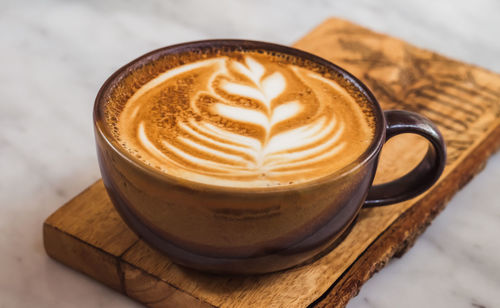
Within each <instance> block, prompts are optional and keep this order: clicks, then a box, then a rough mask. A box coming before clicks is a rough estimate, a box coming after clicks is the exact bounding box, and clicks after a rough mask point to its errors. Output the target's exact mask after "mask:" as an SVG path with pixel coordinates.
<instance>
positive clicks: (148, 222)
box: [94, 40, 446, 274]
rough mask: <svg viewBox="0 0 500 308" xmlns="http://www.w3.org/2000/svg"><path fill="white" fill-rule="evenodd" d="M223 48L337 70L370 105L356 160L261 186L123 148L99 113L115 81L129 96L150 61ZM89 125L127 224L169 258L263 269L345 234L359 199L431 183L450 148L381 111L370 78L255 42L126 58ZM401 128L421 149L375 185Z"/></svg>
mask: <svg viewBox="0 0 500 308" xmlns="http://www.w3.org/2000/svg"><path fill="white" fill-rule="evenodd" d="M221 49H224V50H243V51H245V50H249V51H257V50H265V51H271V52H272V51H275V52H279V53H284V54H289V55H292V56H294V57H300V58H303V59H306V60H307V61H311V62H314V63H316V64H318V65H321V66H324V67H325V68H327V69H328V70H329V71H331V72H332V73H334V74H337V75H339V76H341V77H342V78H343V79H344V80H345V82H346V84H347V85H348V86H349V87H354V88H355V89H356V91H357V92H358V93H359V95H362V96H364V98H365V101H366V102H367V104H369V107H370V108H371V109H372V110H373V114H374V115H375V133H374V138H373V140H372V142H371V144H370V146H369V147H368V149H367V150H366V151H365V152H364V153H363V154H362V155H361V156H360V157H359V158H358V159H356V160H355V161H354V162H353V163H351V164H349V165H347V166H346V167H344V168H343V169H341V170H338V171H336V172H335V173H333V174H331V175H328V176H326V177H323V178H320V179H318V180H313V181H309V182H305V183H299V184H292V185H286V186H273V187H264V188H257V187H253V188H252V187H249V188H236V187H221V186H212V185H208V184H202V183H196V182H191V181H189V180H187V179H183V178H178V177H173V176H170V175H167V174H165V173H163V172H160V171H158V170H156V169H154V168H152V167H149V166H147V165H146V164H144V163H142V162H141V161H139V160H138V159H137V158H135V157H133V156H132V155H130V154H129V153H128V152H127V151H126V150H124V149H123V148H122V147H121V145H120V144H119V142H118V141H117V140H116V139H115V137H113V134H112V133H111V131H110V128H109V127H108V125H107V124H106V122H105V107H106V103H107V102H108V101H109V100H110V99H112V98H114V97H113V95H117V94H116V93H118V92H117V89H119V90H120V91H119V93H120V95H122V96H123V98H122V99H123V100H125V101H126V98H127V95H128V96H130V95H132V94H133V92H134V91H135V89H137V88H138V87H140V86H141V85H143V84H145V83H146V82H148V81H149V80H150V79H152V78H153V77H154V72H151V71H150V70H148V69H147V64H148V63H153V62H155V61H158V59H165V57H167V58H168V57H171V58H173V59H174V58H176V55H179V54H180V53H185V52H188V51H197V50H198V51H200V50H201V51H205V50H221ZM145 68H146V69H145ZM158 69H159V70H160V69H162V70H163V71H164V70H165V69H166V68H161V67H160V68H158ZM139 70H142V71H144V76H143V78H134V82H135V83H128V82H127V76H129V75H130V74H131V73H134V72H137V71H139ZM160 72H161V71H159V72H158V73H160ZM124 93H125V94H124ZM127 93H128V94H127ZM94 126H95V138H96V143H97V153H98V159H99V166H100V169H101V174H102V178H103V181H104V185H105V187H106V189H107V191H108V194H109V196H110V198H111V201H112V203H113V204H114V206H115V208H116V209H117V211H118V212H119V213H120V215H121V217H122V218H123V219H124V221H125V222H126V223H127V224H128V226H129V227H130V228H131V229H132V230H133V231H134V232H136V233H137V234H138V235H139V236H140V237H141V238H142V239H144V240H145V241H146V242H147V243H149V244H150V245H151V246H153V247H155V248H156V249H158V250H160V251H162V252H163V253H165V254H166V255H167V256H168V257H169V258H171V259H172V261H174V262H175V263H178V264H181V265H184V266H187V267H191V268H196V269H199V270H203V271H209V272H215V273H233V274H250V273H252V274H253V273H267V272H273V271H279V270H283V269H287V268H290V267H293V266H296V265H300V264H303V263H304V262H308V261H310V260H313V259H314V258H315V257H317V256H320V255H322V254H324V253H326V252H328V251H329V250H330V249H332V248H333V247H335V246H336V245H337V244H338V243H339V242H340V241H341V240H342V238H343V236H345V235H346V233H347V232H348V230H349V229H350V227H352V225H353V224H354V221H355V218H356V217H357V214H358V212H359V211H360V210H361V208H363V207H364V206H365V207H367V206H379V205H386V204H391V203H395V202H399V201H403V200H406V199H409V198H412V197H414V196H416V195H418V194H420V193H422V192H423V191H425V190H426V189H428V188H429V187H430V186H431V185H432V184H433V183H434V182H435V181H437V179H438V178H439V176H440V175H441V173H442V170H443V168H444V165H445V157H446V151H445V146H444V141H443V138H442V136H441V134H440V133H439V131H438V129H437V128H436V127H435V126H434V125H433V124H432V123H431V122H430V121H429V120H427V119H425V118H423V117H422V116H419V115H417V114H415V113H411V112H406V111H387V112H385V113H384V112H382V110H381V109H380V106H379V104H378V103H377V101H376V99H375V98H374V96H373V95H372V94H371V93H370V91H369V90H368V89H367V88H366V86H364V85H363V84H362V83H361V82H360V81H359V80H357V79H356V78H355V77H354V76H352V75H351V74H349V73H348V72H346V71H345V70H343V69H341V68H340V67H338V66H336V65H334V64H332V63H330V62H328V61H326V60H324V59H321V58H319V57H316V56H314V55H312V54H309V53H306V52H303V51H300V50H297V49H294V48H290V47H285V46H280V45H275V44H270V43H264V42H255V41H240V40H212V41H200V42H192V43H186V44H181V45H175V46H171V47H166V48H162V49H158V50H155V51H153V52H151V53H148V54H146V55H144V56H142V57H140V58H138V59H136V60H134V61H132V62H131V63H129V64H127V65H125V66H124V67H122V68H121V69H119V70H118V71H117V72H116V73H115V74H113V75H112V76H111V77H110V78H109V79H108V80H107V81H106V82H105V83H104V85H103V86H102V88H101V90H100V91H99V93H98V95H97V98H96V102H95V106H94ZM401 133H415V134H419V135H421V136H423V137H425V138H427V139H428V140H429V141H430V146H429V150H428V152H427V154H426V156H425V157H424V159H423V160H422V162H421V163H420V164H419V165H418V166H417V167H415V169H413V170H412V171H410V172H409V173H408V174H407V175H405V176H403V177H401V178H400V179H397V180H395V181H393V182H389V183H385V184H382V185H377V186H373V187H372V186H371V185H372V181H373V178H374V175H375V171H376V167H377V162H378V157H379V154H380V151H381V148H382V145H383V144H384V142H385V141H386V140H387V139H388V138H390V137H392V136H394V135H397V134H401Z"/></svg>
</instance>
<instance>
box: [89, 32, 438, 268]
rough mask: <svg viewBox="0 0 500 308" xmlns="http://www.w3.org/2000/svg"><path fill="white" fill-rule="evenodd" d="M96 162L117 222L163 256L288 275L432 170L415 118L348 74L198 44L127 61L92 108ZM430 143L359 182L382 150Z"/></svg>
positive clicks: (433, 146) (311, 61) (276, 54)
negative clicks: (384, 174)
mask: <svg viewBox="0 0 500 308" xmlns="http://www.w3.org/2000/svg"><path fill="white" fill-rule="evenodd" d="M94 128H95V137H96V143H97V154H98V160H99V166H100V169H101V174H102V178H103V182H104V185H105V187H106V189H107V191H108V194H109V196H110V199H111V201H112V203H113V205H114V206H115V208H116V209H117V211H118V213H119V214H120V215H121V217H122V218H123V220H124V221H125V222H126V223H127V224H128V226H129V227H130V228H131V229H132V230H133V231H134V232H136V233H137V234H138V236H139V237H140V238H142V239H143V240H144V241H146V242H147V243H148V244H150V245H151V246H152V247H154V248H156V249H158V250H159V251H161V252H163V253H164V254H166V255H167V256H168V257H169V258H171V260H172V261H173V262H175V263H178V264H181V265H184V266H187V267H190V268H195V269H199V270H202V271H208V272H214V273H231V274H256V273H268V272H273V271H279V270H284V269H288V268H291V267H294V266H298V265H301V264H304V263H307V262H311V261H312V260H314V259H315V258H318V257H319V256H321V255H323V254H325V253H327V252H328V251H330V250H331V249H333V248H334V247H335V246H336V245H337V244H338V243H339V242H340V241H341V240H342V239H343V238H344V237H345V236H346V235H347V233H348V232H349V230H350V228H352V227H353V226H354V224H355V220H356V217H357V216H358V213H359V211H360V210H361V209H362V208H364V207H373V206H384V205H388V204H393V203H397V202H401V201H404V200H408V199H410V198H413V197H415V196H417V195H419V194H421V193H422V192H424V191H425V190H427V189H428V188H429V187H431V186H432V185H433V184H434V183H435V182H436V181H437V179H438V178H439V176H440V175H441V173H442V171H443V169H444V166H445V161H446V148H445V144H444V140H443V137H442V136H441V134H440V132H439V130H438V129H437V127H436V126H435V125H434V124H433V123H431V122H430V121H429V120H428V119H426V118H424V117H423V116H420V115H418V114H416V113H413V112H408V111H402V110H389V111H382V110H381V108H380V106H379V104H378V102H377V100H376V99H375V97H374V96H373V94H372V93H371V92H370V90H369V89H368V88H367V87H366V86H365V85H364V84H363V83H362V82H361V81H359V80H358V79H357V78H356V77H354V76H353V75H351V74H350V73H348V72H347V71H345V70H344V69H342V68H340V67H338V66H336V65H335V64H333V63H331V62H329V61H326V60H324V59H322V58H320V57H317V56H315V55H312V54H310V53H307V52H304V51H300V50H298V49H294V48H291V47H285V46H280V45H276V44H271V43H264V42H256V41H245V40H209V41H198V42H190V43H185V44H180V45H175V46H170V47H165V48H161V49H158V50H155V51H153V52H150V53H148V54H146V55H143V56H141V57H139V58H138V59H136V60H134V61H132V62H130V63H129V64H126V65H125V66H123V67H122V68H120V69H119V70H118V71H117V72H116V73H114V74H113V75H112V76H111V77H110V78H109V79H108V80H107V81H106V82H105V83H104V85H103V86H102V88H101V90H100V91H99V93H98V95H97V98H96V102H95V106H94ZM402 133H412V134H418V135H420V136H422V137H424V138H426V139H427V140H428V141H429V143H430V145H429V148H428V151H427V153H426V155H425V157H424V158H423V160H422V161H421V162H420V163H419V164H418V165H417V166H416V167H415V168H414V169H413V170H412V171H410V172H409V173H408V174H406V175H404V176H402V177H401V178H399V179H396V180H394V181H391V182H388V183H384V184H380V185H372V182H373V179H374V176H375V172H376V169H377V163H378V160H379V156H380V152H381V149H382V146H383V144H384V143H385V142H386V141H387V140H388V139H389V138H391V137H393V136H395V135H399V134H402Z"/></svg>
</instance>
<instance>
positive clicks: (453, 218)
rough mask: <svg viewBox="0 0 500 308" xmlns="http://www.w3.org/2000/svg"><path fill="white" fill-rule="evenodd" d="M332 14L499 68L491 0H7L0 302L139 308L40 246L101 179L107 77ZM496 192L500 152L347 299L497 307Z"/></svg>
mask: <svg viewBox="0 0 500 308" xmlns="http://www.w3.org/2000/svg"><path fill="white" fill-rule="evenodd" d="M328 16H340V17H343V18H347V19H349V20H351V21H355V22H357V23H360V24H362V25H364V26H367V27H370V28H372V29H375V30H377V31H381V32H385V33H389V34H391V35H394V36H396V37H399V38H403V39H405V40H407V41H409V42H411V43H413V44H415V45H417V46H420V47H425V48H428V49H431V50H435V51H438V52H440V53H443V54H445V55H448V56H451V57H454V58H457V59H460V60H463V61H466V62H470V63H474V64H477V65H480V66H483V67H486V68H488V69H490V70H493V71H496V72H499V73H500V2H499V1H495V0H490V1H479V0H476V1H453V0H449V1H436V0H434V1H422V0H421V1H398V0H387V1H370V0H366V1H362V0H356V1H353V0H346V1H293V2H292V1H287V0H280V1H270V0H259V1H257V0H253V1H230V0H227V1H160V0H158V1H122V0H120V1H118V0H117V1H99V0H94V1H81V2H78V1H67V0H61V1H5V0H0V307H137V306H138V304H137V303H135V302H133V301H131V300H129V299H127V298H126V297H124V296H122V295H120V294H118V293H116V292H114V291H112V290H110V289H108V288H107V287H104V286H102V285H100V284H99V283H97V282H95V281H93V280H92V279H89V278H87V277H85V276H84V275H81V274H78V273H76V272H74V271H72V270H70V269H68V268H66V267H64V266H62V265H60V264H58V263H56V262H54V261H52V260H51V259H49V258H48V257H47V256H46V254H45V252H44V249H43V245H42V232H41V230H42V222H43V220H44V219H45V218H46V217H47V216H48V215H49V214H50V213H52V212H53V211H54V210H56V209H57V208H58V207H59V206H60V205H61V204H62V203H64V202H66V201H68V200H69V199H70V198H71V197H73V196H74V195H75V194H77V193H78V192H80V191H81V190H83V189H84V188H85V187H87V186H88V185H89V184H91V183H93V182H94V181H95V180H97V179H98V178H99V171H98V167H97V161H96V155H95V149H94V140H93V132H92V118H91V110H92V105H93V100H94V97H95V95H96V93H97V90H98V89H99V87H100V85H101V84H102V83H103V81H104V80H105V79H106V77H107V76H109V75H110V74H111V73H112V72H113V71H115V70H116V69H117V68H119V67H120V66H121V65H123V64H125V63H127V62H128V61H130V60H132V59H134V58H136V57H137V56H139V55H141V54H143V53H145V52H147V51H150V50H152V49H155V48H158V47H162V46H166V45H169V44H173V43H179V42H184V41H189V40H195V39H208V38H248V39H257V40H265V41H271V42H276V43H282V44H291V43H293V42H294V41H295V40H297V39H298V38H300V37H301V36H303V35H305V34H306V33H307V32H308V31H309V30H310V29H312V28H313V27H314V26H316V25H317V24H318V23H320V22H321V21H322V20H323V19H324V18H326V17H328ZM499 103H500V102H499ZM499 189H500V154H497V155H495V156H493V157H492V158H491V159H490V162H489V164H488V166H487V167H486V169H485V170H484V171H483V172H482V173H481V174H480V175H478V176H477V177H476V178H475V179H474V180H473V181H472V182H471V183H470V184H469V185H468V186H467V187H465V188H464V189H463V191H461V192H460V193H458V194H457V195H456V196H455V197H454V198H453V200H451V202H450V203H449V204H448V207H447V209H446V210H445V211H444V212H443V213H442V214H441V215H440V216H439V217H438V218H437V219H436V220H435V222H434V223H433V224H432V225H431V226H430V227H429V229H428V230H427V231H426V232H425V233H424V235H423V236H422V237H420V239H419V240H418V241H417V243H416V245H415V247H414V248H412V249H411V250H410V251H409V252H408V253H407V254H406V255H405V256H404V257H403V258H402V259H398V260H393V261H392V262H391V263H390V264H389V265H388V266H387V267H386V268H384V269H383V270H382V271H381V272H380V273H378V274H376V275H375V276H374V277H373V278H372V279H371V280H370V281H369V282H368V283H366V285H365V286H363V289H362V290H361V293H360V294H359V296H358V297H356V298H355V299H353V300H352V301H351V303H350V304H349V307H350V308H356V307H500V295H498V290H500V261H499V253H500V244H499V243H500V240H499V239H498V236H497V235H498V234H499V233H500V197H499V196H498V193H499Z"/></svg>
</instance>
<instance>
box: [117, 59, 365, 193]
mask: <svg viewBox="0 0 500 308" xmlns="http://www.w3.org/2000/svg"><path fill="white" fill-rule="evenodd" d="M191 56H192V55H191ZM187 62H188V63H187V64H180V65H177V66H175V67H173V68H169V69H167V70H165V71H163V72H161V73H159V74H156V75H155V76H151V79H150V80H149V81H147V82H145V83H144V84H143V85H142V86H140V87H138V89H137V90H135V92H134V93H133V94H132V95H131V96H130V97H128V99H127V100H126V102H125V103H124V104H123V106H122V107H121V108H120V110H118V111H116V110H115V111H110V110H108V115H109V114H113V113H116V114H114V115H113V116H112V117H109V118H113V119H114V121H115V122H114V123H112V125H113V126H114V130H113V132H114V134H115V137H116V138H117V140H119V141H120V144H121V145H122V146H123V148H124V149H125V150H126V151H128V152H129V153H130V154H132V155H133V156H135V157H136V158H138V159H139V160H141V161H142V162H143V163H145V164H147V165H149V166H152V167H154V168H157V169H158V170H161V171H162V172H164V173H166V174H169V175H172V176H175V177H180V178H184V179H187V180H190V181H194V182H198V183H205V184H209V185H216V186H228V187H268V186H278V185H290V184H296V183H303V182H307V181H312V180H316V179H319V178H321V177H324V176H327V175H329V174H332V173H334V172H336V171H338V170H339V169H341V168H343V167H345V166H346V165H348V164H349V163H351V162H353V161H355V160H356V159H357V158H359V157H360V156H361V155H362V153H363V152H364V151H365V150H366V149H367V148H368V146H369V145H370V143H371V141H372V139H373V137H374V125H373V124H372V123H373V117H374V115H373V111H371V112H370V110H367V109H366V108H363V107H362V103H361V102H360V101H359V100H360V99H359V97H356V95H355V94H351V93H352V91H348V90H347V89H346V87H344V86H342V85H340V83H339V82H337V81H338V80H337V81H336V79H335V78H337V79H338V78H341V77H340V76H337V77H334V76H333V75H330V74H326V73H323V72H320V71H318V70H317V69H314V68H313V67H307V66H305V65H303V62H300V61H298V59H295V58H294V57H293V56H290V55H280V54H279V53H275V52H273V53H269V52H257V51H227V52H224V53H217V54H215V55H211V56H206V55H204V56H200V58H199V59H197V60H196V61H187ZM300 64H302V65H300ZM358 94H359V93H358ZM358 96H361V95H358Z"/></svg>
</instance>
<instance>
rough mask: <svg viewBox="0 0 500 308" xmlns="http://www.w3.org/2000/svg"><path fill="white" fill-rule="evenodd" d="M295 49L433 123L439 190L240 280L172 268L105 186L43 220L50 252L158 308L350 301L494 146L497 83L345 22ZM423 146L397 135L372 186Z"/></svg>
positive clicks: (499, 108)
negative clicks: (282, 265) (322, 251)
mask: <svg viewBox="0 0 500 308" xmlns="http://www.w3.org/2000/svg"><path fill="white" fill-rule="evenodd" d="M295 46H296V47H298V48H300V49H304V50H306V51H309V52H312V53H315V54H317V55H319V56H321V57H324V58H326V59H328V60H331V61H333V62H334V63H336V64H338V65H340V66H342V67H344V68H346V69H347V70H348V71H350V72H352V73H353V74H354V75H356V76H358V77H359V78H360V79H361V80H362V81H363V82H364V83H366V84H367V85H368V87H370V89H371V90H372V91H373V92H374V94H375V96H376V97H377V98H378V99H379V101H380V103H381V105H382V107H383V108H384V109H406V110H411V111H416V112H419V113H421V114H423V115H425V116H427V117H429V118H430V119H431V120H433V121H434V122H435V123H436V124H437V125H438V126H439V128H440V129H441V130H442V132H443V135H444V137H445V140H446V144H447V147H448V153H449V160H448V164H447V167H446V169H445V171H444V174H443V177H442V178H441V179H440V180H439V181H438V183H437V184H436V185H435V186H434V187H433V188H431V189H430V190H429V191H428V192H426V193H425V194H424V195H421V196H419V197H417V198H415V199H413V200H409V201H406V202H402V203H399V204H395V205H391V206H388V207H384V208H372V209H366V210H363V211H362V212H361V214H360V217H359V219H358V222H357V224H356V225H355V227H354V228H353V229H352V231H351V233H350V234H349V235H348V237H347V238H346V239H345V240H344V241H343V242H342V243H341V244H340V245H339V246H338V247H337V248H336V249H334V250H333V251H332V252H330V253H329V254H327V255H326V256H324V257H322V258H321V259H319V260H318V261H316V262H314V263H312V264H309V265H306V266H303V267H300V268H296V269H292V270H289V271H285V272H280V273H275V274H269V275H261V276H247V277H235V276H215V275H209V274H202V273H199V272H196V271H193V270H189V269H185V268H182V267H179V266H176V265H175V264H172V263H171V262H170V260H168V258H166V257H165V256H163V255H161V254H160V253H158V252H157V251H155V250H153V249H152V248H150V247H149V246H148V245H146V244H145V243H144V242H142V241H141V240H140V239H137V237H136V236H135V235H134V234H133V233H132V232H131V231H130V230H129V229H128V228H127V227H126V226H125V225H124V223H123V222H122V221H121V220H120V218H119V217H118V215H117V213H116V212H115V211H114V209H113V207H112V205H111V203H110V201H109V199H108V198H107V195H106V193H105V191H104V187H103V185H102V182H101V181H99V182H97V183H95V184H93V185H92V186H91V187H90V188H89V189H87V190H86V191H84V192H83V193H82V194H80V195H79V196H77V197H76V198H75V199H73V200H71V201H70V202H68V203H67V204H66V205H64V206H63V207H62V208H60V209H59V210H58V211H57V212H55V213H54V214H53V215H52V216H51V217H49V218H48V219H47V220H46V222H45V225H44V241H45V247H46V250H47V252H48V254H49V255H50V256H52V257H53V258H55V259H57V260H59V261H61V262H63V263H65V264H67V265H68V266H70V267H72V268H75V269H77V270H79V271H81V272H84V273H85V274H87V275H90V276H92V277H94V278H95V279H97V280H99V281H101V282H103V283H105V284H106V285H109V286H110V287H112V288H114V289H116V290H119V291H121V292H123V293H125V294H127V295H128V296H130V297H131V298H134V299H135V300H137V301H139V302H142V303H144V304H146V305H148V306H151V307H181V306H185V307H195V306H196V305H198V306H199V307H211V306H215V307H248V306H252V307H306V306H308V305H317V306H320V307H326V306H328V307H330V306H335V307H337V306H338V307H342V306H345V305H346V303H347V301H348V300H349V299H350V298H352V297H353V296H355V295H356V294H357V292H358V291H359V288H360V287H361V285H362V284H363V283H364V282H365V281H366V280H367V279H369V278H370V277H371V276H372V275H373V273H374V272H375V271H377V270H379V269H381V268H382V267H383V266H384V265H385V264H386V263H387V261H388V260H389V259H390V258H392V257H393V256H395V255H396V256H400V255H402V253H403V252H404V251H406V249H408V248H409V247H411V245H412V244H413V242H414V241H415V239H416V238H417V237H418V235H419V234H421V233H422V232H423V230H424V229H425V227H426V226H427V225H428V224H429V223H430V222H431V221H432V219H433V218H434V217H435V216H436V215H437V214H438V213H439V212H440V211H441V210H442V209H443V208H444V206H445V205H446V202H447V201H448V200H449V199H450V198H451V197H452V196H453V194H454V193H455V192H456V191H458V190H459V189H460V188H461V187H462V186H463V185H465V183H467V182H468V181H469V180H470V179H471V178H472V177H473V176H474V175H475V174H476V173H477V172H479V170H480V169H481V168H482V167H483V166H484V164H485V161H486V159H487V158H488V157H489V156H490V155H491V154H492V153H493V152H494V151H495V150H496V149H498V147H499V146H500V76H499V75H496V74H494V73H492V72H489V71H487V70H484V69H481V68H477V67H474V66H472V65H467V64H464V63H461V62H458V61H455V60H451V59H448V58H446V57H443V56H440V55H437V54H435V53H433V52H430V51H426V50H422V49H419V48H416V47H413V46H411V45H409V44H408V43H405V42H403V41H401V40H398V39H395V38H392V37H389V36H386V35H383V34H379V33H375V32H372V31H370V30H368V29H365V28H362V27H360V26H357V25H354V24H352V23H350V22H347V21H344V20H340V19H329V20H327V21H325V22H324V23H323V24H321V25H320V26H319V27H317V28H316V29H314V30H313V31H312V32H311V33H309V34H308V35H307V36H306V37H304V38H303V39H301V40H300V41H298V42H297V44H296V45H295ZM426 147H427V144H426V143H425V141H423V140H422V139H420V138H418V137H415V136H411V135H402V136H398V137H397V139H396V138H394V140H392V141H391V142H390V143H389V144H387V145H386V146H385V148H384V150H383V153H382V158H381V163H380V166H379V170H378V172H377V176H376V182H384V181H387V180H390V179H393V178H395V177H398V176H400V175H402V174H404V173H405V172H406V171H407V170H409V169H410V168H411V167H412V166H414V165H415V164H416V163H417V162H418V161H419V160H420V159H421V158H422V156H423V153H424V151H425V149H426ZM388 296H390V294H388Z"/></svg>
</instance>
